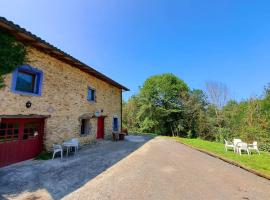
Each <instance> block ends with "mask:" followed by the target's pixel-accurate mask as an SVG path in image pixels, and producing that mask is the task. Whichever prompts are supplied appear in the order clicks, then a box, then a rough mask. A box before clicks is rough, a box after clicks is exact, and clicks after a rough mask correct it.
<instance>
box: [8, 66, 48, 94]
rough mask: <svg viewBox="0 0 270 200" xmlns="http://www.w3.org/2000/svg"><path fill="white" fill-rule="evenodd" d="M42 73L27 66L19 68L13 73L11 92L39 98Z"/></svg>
mask: <svg viewBox="0 0 270 200" xmlns="http://www.w3.org/2000/svg"><path fill="white" fill-rule="evenodd" d="M42 79H43V73H42V71H40V70H37V69H35V68H32V67H30V66H28V65H24V66H21V67H19V68H17V69H16V70H15V71H14V72H13V78H12V89H11V90H12V92H14V93H19V94H27V95H34V96H40V95H41V86H42Z"/></svg>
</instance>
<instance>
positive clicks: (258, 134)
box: [123, 74, 270, 151]
mask: <svg viewBox="0 0 270 200" xmlns="http://www.w3.org/2000/svg"><path fill="white" fill-rule="evenodd" d="M206 88H207V90H206V91H202V90H198V89H190V88H189V87H188V85H187V84H186V83H185V82H184V81H183V80H181V79H180V78H178V77H177V76H175V75H173V74H161V75H156V76H152V77H150V78H148V79H147V80H146V81H145V82H144V84H143V86H142V87H140V89H139V92H138V94H136V95H134V96H132V97H131V98H129V100H128V101H126V102H125V101H123V127H125V128H127V129H128V130H129V131H130V132H138V133H155V134H158V135H166V136H180V137H188V138H197V137H199V138H201V139H205V140H210V141H218V142H223V141H224V139H227V140H232V139H233V138H241V139H242V140H244V141H246V142H252V141H258V142H259V144H260V147H261V149H263V150H268V151H270V145H269V142H270V86H267V87H265V89H264V93H263V94H262V95H261V96H260V97H252V98H249V99H246V100H242V101H240V102H237V101H235V100H231V99H230V97H229V90H228V88H227V87H226V85H224V84H222V83H218V82H207V83H206Z"/></svg>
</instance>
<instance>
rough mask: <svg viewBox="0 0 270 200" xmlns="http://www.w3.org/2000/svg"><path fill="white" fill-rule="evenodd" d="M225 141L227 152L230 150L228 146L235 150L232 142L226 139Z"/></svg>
mask: <svg viewBox="0 0 270 200" xmlns="http://www.w3.org/2000/svg"><path fill="white" fill-rule="evenodd" d="M224 142H225V150H226V152H227V151H228V148H232V149H233V150H234V145H233V143H232V142H228V141H227V140H225V139H224Z"/></svg>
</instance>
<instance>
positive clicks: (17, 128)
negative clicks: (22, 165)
mask: <svg viewBox="0 0 270 200" xmlns="http://www.w3.org/2000/svg"><path fill="white" fill-rule="evenodd" d="M43 133H44V119H2V121H1V123H0V167H3V166H6V165H9V164H12V163H16V162H20V161H23V160H27V159H31V158H34V157H35V156H37V155H38V154H39V153H40V152H41V151H42V145H43V143H42V140H43Z"/></svg>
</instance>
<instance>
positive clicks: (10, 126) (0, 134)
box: [0, 123, 19, 143]
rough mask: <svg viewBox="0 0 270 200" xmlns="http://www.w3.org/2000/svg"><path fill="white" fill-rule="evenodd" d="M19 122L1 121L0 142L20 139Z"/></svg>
mask: <svg viewBox="0 0 270 200" xmlns="http://www.w3.org/2000/svg"><path fill="white" fill-rule="evenodd" d="M18 138H19V124H18V123H0V143H1V142H7V141H14V140H18Z"/></svg>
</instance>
